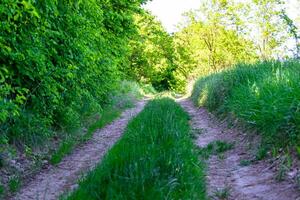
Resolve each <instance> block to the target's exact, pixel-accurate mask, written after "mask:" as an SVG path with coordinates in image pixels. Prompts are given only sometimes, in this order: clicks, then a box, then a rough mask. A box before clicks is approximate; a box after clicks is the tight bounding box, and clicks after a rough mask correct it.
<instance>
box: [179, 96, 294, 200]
mask: <svg viewBox="0 0 300 200" xmlns="http://www.w3.org/2000/svg"><path fill="white" fill-rule="evenodd" d="M178 103H180V104H181V106H182V107H183V108H184V109H185V110H186V111H187V112H188V113H189V114H190V116H191V118H192V119H191V124H192V127H193V128H194V129H201V130H202V133H201V134H200V135H199V136H198V138H197V139H196V141H195V142H196V144H197V145H198V146H199V147H205V146H206V145H208V144H209V143H210V142H213V141H216V140H221V141H227V142H231V143H232V142H233V143H234V144H235V145H234V148H233V149H232V150H229V151H227V152H225V153H224V155H222V156H220V155H219V156H218V155H215V156H211V157H210V158H209V159H208V161H207V168H208V172H207V190H208V195H209V198H210V199H230V200H297V199H300V192H299V191H300V190H299V189H298V188H297V183H296V181H295V179H296V178H297V177H298V178H299V173H298V169H297V168H295V167H292V168H291V169H288V171H286V173H285V174H284V180H283V181H280V182H279V181H278V180H276V177H277V176H278V173H279V170H278V168H277V167H276V166H277V164H278V163H276V162H277V161H276V160H279V158H278V159H275V160H274V159H266V160H263V161H255V162H253V163H251V164H249V165H247V166H245V165H244V166H243V165H242V164H241V163H242V162H243V160H244V161H245V160H249V159H252V158H253V154H252V152H251V146H253V145H254V146H255V143H256V142H257V140H253V139H252V141H250V140H249V137H248V134H245V133H244V132H243V131H242V130H239V129H238V128H228V126H227V125H228V124H227V123H226V122H220V121H219V120H217V119H216V118H215V117H214V116H213V115H212V114H210V113H209V112H208V111H207V110H206V109H204V108H196V107H195V106H194V105H193V103H192V102H191V101H189V100H187V99H184V100H180V101H179V102H178ZM253 143H254V144H253ZM296 160H297V159H296ZM296 162H298V161H296ZM298 164H299V163H298ZM298 166H299V165H298ZM298 187H299V186H298ZM226 191H227V192H226ZM225 193H227V194H225Z"/></svg>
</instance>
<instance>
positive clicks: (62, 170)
mask: <svg viewBox="0 0 300 200" xmlns="http://www.w3.org/2000/svg"><path fill="white" fill-rule="evenodd" d="M144 105H145V102H144V101H142V102H139V103H137V105H136V107H134V108H132V109H129V110H126V111H125V112H124V113H123V114H122V116H121V117H120V118H119V119H117V120H115V121H114V122H113V123H111V124H110V125H108V126H106V127H104V128H103V129H101V130H98V131H97V132H96V133H95V134H94V136H93V138H92V139H91V140H90V141H88V142H87V143H85V144H84V145H81V146H80V147H78V148H77V149H75V150H74V151H73V153H72V154H70V155H69V156H67V157H65V158H64V159H63V161H62V162H61V163H60V164H59V165H58V166H50V167H49V168H48V169H45V170H43V171H41V172H40V173H39V174H38V175H36V176H35V177H34V178H33V180H32V181H31V182H29V184H27V185H25V186H24V187H23V188H21V190H20V191H19V192H18V193H17V195H16V196H15V197H13V198H12V199H14V200H36V199H37V200H52V199H53V200H54V199H58V197H59V196H60V195H61V194H63V193H64V192H67V191H70V190H72V189H74V188H76V187H77V180H78V179H79V178H80V177H81V176H82V175H83V174H84V173H86V172H87V171H88V170H90V169H91V168H93V167H94V166H95V165H96V164H97V163H99V161H100V160H101V158H102V157H103V156H104V154H105V153H106V152H107V150H108V149H110V148H111V147H112V145H113V144H114V143H115V142H116V141H117V140H118V139H119V138H120V136H121V135H122V133H123V132H124V129H125V128H126V126H127V124H128V122H129V120H130V119H131V118H133V117H134V116H136V115H137V114H138V113H139V112H140V111H141V110H142V109H143V107H144Z"/></svg>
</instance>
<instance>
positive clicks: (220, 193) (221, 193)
mask: <svg viewBox="0 0 300 200" xmlns="http://www.w3.org/2000/svg"><path fill="white" fill-rule="evenodd" d="M214 196H215V198H216V199H218V200H227V199H229V196H230V188H229V187H225V188H223V189H218V190H217V191H215V192H214Z"/></svg>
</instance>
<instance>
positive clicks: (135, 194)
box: [68, 99, 205, 199]
mask: <svg viewBox="0 0 300 200" xmlns="http://www.w3.org/2000/svg"><path fill="white" fill-rule="evenodd" d="M189 131H190V127H189V123H188V115H187V113H185V112H184V111H183V109H182V108H181V107H180V106H179V105H177V104H176V103H175V102H174V101H173V100H170V99H157V100H153V101H151V102H150V103H149V104H148V105H147V106H146V107H145V109H144V110H143V111H142V112H141V113H140V114H139V115H138V116H137V117H136V118H134V119H133V120H132V121H131V122H130V123H129V125H128V127H127V129H126V132H125V134H124V135H123V137H122V138H121V140H120V141H119V142H118V143H117V144H116V145H115V146H114V147H113V148H112V149H111V150H110V151H109V152H108V153H107V155H106V156H105V158H104V159H103V160H102V163H101V164H100V165H99V166H98V167H96V169H95V170H94V171H92V172H91V173H90V174H89V175H88V176H87V177H86V178H85V179H84V180H83V181H82V182H81V183H80V185H79V188H78V189H77V190H76V191H74V193H72V194H71V196H69V198H68V199H83V198H84V199H205V184H204V174H203V168H202V164H200V163H199V161H198V158H197V156H196V153H195V150H194V146H193V142H192V140H191V139H190V137H189ZM137 144H138V145H137Z"/></svg>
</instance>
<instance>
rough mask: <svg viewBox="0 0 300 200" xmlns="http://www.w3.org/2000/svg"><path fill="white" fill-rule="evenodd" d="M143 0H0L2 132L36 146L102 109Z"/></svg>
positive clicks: (126, 51) (10, 138)
mask: <svg viewBox="0 0 300 200" xmlns="http://www.w3.org/2000/svg"><path fill="white" fill-rule="evenodd" d="M141 3H143V1H140V0H132V1H125V0H121V1H115V0H108V1H107V0H87V1H63V0H57V1H52V0H42V1H32V0H22V1H21V0H3V1H1V3H0V18H1V26H0V46H1V50H0V65H1V66H0V84H1V85H0V109H1V113H0V130H1V137H2V136H3V135H4V136H5V137H6V138H7V139H8V142H10V143H12V142H18V143H26V144H29V145H33V144H38V143H40V142H42V141H44V139H45V138H49V137H51V135H52V131H51V130H50V129H49V127H53V128H55V129H57V128H59V129H63V130H65V131H73V130H74V129H76V128H78V127H79V126H80V123H81V120H83V118H84V117H86V116H88V115H91V114H92V113H95V112H98V111H99V110H101V107H102V106H103V105H104V104H106V103H107V102H108V98H109V95H108V94H109V93H110V91H111V90H112V89H113V88H115V86H116V84H117V81H118V80H119V79H120V72H119V70H120V69H121V66H123V65H125V64H126V60H128V56H129V47H128V42H129V38H130V37H133V36H135V32H136V31H135V26H134V23H133V15H134V13H136V12H139V6H140V4H141Z"/></svg>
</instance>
